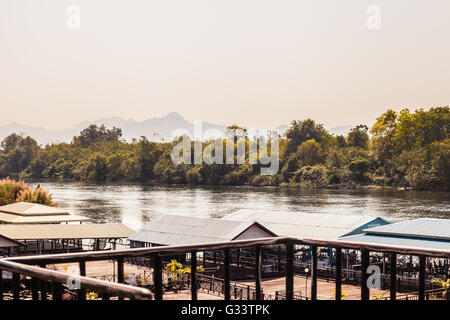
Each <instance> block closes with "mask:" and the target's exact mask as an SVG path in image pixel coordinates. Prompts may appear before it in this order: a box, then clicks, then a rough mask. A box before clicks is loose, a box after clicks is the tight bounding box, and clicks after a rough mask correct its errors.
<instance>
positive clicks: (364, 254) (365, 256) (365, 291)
mask: <svg viewBox="0 0 450 320" xmlns="http://www.w3.org/2000/svg"><path fill="white" fill-rule="evenodd" d="M369 263H370V255H369V250H367V249H365V248H363V249H361V300H369V298H370V290H369V288H368V287H367V280H368V274H367V269H368V268H369Z"/></svg>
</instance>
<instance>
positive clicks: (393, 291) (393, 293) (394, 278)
mask: <svg viewBox="0 0 450 320" xmlns="http://www.w3.org/2000/svg"><path fill="white" fill-rule="evenodd" d="M390 268H391V272H390V273H391V279H390V280H391V285H390V299H391V300H396V299H397V254H395V253H391V267H390Z"/></svg>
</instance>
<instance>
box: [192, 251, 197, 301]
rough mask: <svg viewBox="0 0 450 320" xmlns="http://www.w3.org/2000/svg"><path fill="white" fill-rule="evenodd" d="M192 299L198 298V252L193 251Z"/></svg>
mask: <svg viewBox="0 0 450 320" xmlns="http://www.w3.org/2000/svg"><path fill="white" fill-rule="evenodd" d="M191 300H197V252H196V251H192V252H191Z"/></svg>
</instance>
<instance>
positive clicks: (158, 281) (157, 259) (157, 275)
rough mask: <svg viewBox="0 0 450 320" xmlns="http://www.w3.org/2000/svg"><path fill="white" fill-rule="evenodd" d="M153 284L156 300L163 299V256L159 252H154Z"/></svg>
mask: <svg viewBox="0 0 450 320" xmlns="http://www.w3.org/2000/svg"><path fill="white" fill-rule="evenodd" d="M153 284H154V287H155V300H162V299H163V292H162V289H163V288H162V258H161V255H160V254H159V253H155V254H153Z"/></svg>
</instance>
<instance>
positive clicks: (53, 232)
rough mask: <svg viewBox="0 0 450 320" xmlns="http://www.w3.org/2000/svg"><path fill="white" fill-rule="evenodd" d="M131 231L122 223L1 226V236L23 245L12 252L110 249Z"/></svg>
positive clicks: (114, 247)
mask: <svg viewBox="0 0 450 320" xmlns="http://www.w3.org/2000/svg"><path fill="white" fill-rule="evenodd" d="M133 232H134V231H133V230H131V229H130V228H128V227H127V226H125V225H124V224H122V223H110V224H31V225H0V235H2V236H3V237H6V238H9V239H10V240H11V241H15V242H18V241H20V242H21V243H23V244H25V245H26V246H25V247H21V246H18V247H17V248H16V250H14V252H13V253H14V255H24V254H43V253H67V252H77V251H83V250H108V249H109V250H111V249H116V247H117V245H120V244H123V242H124V240H126V239H127V238H128V237H129V236H130V235H132V234H133Z"/></svg>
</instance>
